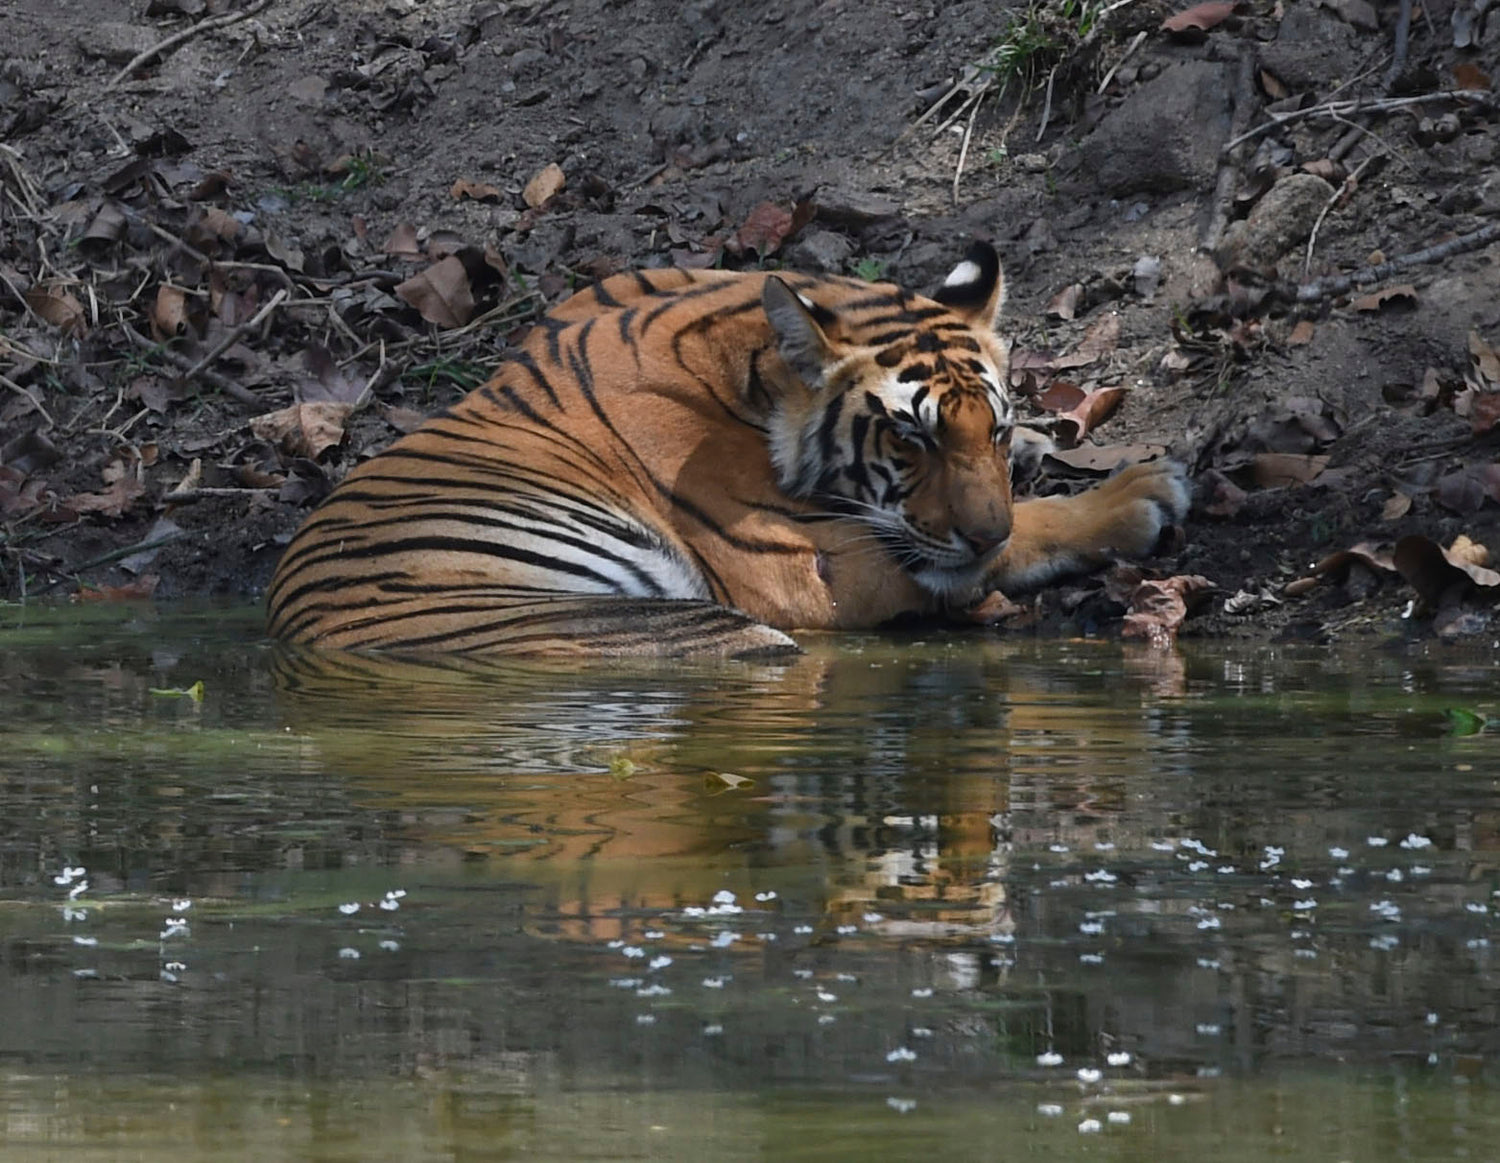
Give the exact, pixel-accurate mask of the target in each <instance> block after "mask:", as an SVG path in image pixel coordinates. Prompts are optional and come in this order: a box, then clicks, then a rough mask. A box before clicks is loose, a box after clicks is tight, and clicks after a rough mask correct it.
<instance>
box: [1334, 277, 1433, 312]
mask: <svg viewBox="0 0 1500 1163" xmlns="http://www.w3.org/2000/svg"><path fill="white" fill-rule="evenodd" d="M1387 303H1396V304H1398V305H1400V306H1402V307H1415V306H1416V305H1417V288H1416V287H1414V286H1412V285H1411V284H1410V283H1398V284H1397V285H1396V286H1394V287H1385V288H1384V289H1382V290H1379V291H1376V292H1375V293H1374V294H1370V295H1361V296H1360V297H1359V298H1358V299H1355V300H1354V302H1353V303H1351V304H1350V306H1352V307H1353V308H1354V309H1355V310H1356V311H1379V310H1380V309H1381V308H1382V307H1384V306H1385V305H1386V304H1387Z"/></svg>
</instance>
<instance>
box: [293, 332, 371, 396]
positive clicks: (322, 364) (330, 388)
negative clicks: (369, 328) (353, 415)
mask: <svg viewBox="0 0 1500 1163" xmlns="http://www.w3.org/2000/svg"><path fill="white" fill-rule="evenodd" d="M302 366H303V367H304V368H306V369H307V370H308V371H310V372H311V373H312V374H313V376H314V377H316V382H315V383H304V384H303V385H302V391H301V398H302V400H303V402H304V403H308V404H311V403H316V402H318V401H322V400H332V401H333V402H335V403H339V404H352V405H353V406H355V407H358V406H359V402H360V400H361V398H362V397H363V396H364V393H365V381H364V379H363V378H362V377H360V376H358V375H355V374H353V373H351V372H350V371H349V370H348V369H346V368H341V367H339V365H338V361H337V360H335V359H334V358H333V354H332V353H331V352H330V351H329V350H328V349H327V348H326V347H321V346H319V345H318V344H316V343H314V344H312V345H311V346H309V347H308V348H307V349H306V350H305V351H304V352H303V353H302Z"/></svg>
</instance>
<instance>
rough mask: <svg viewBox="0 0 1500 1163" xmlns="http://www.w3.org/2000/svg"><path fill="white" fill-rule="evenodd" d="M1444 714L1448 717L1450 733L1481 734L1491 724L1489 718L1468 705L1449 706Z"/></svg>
mask: <svg viewBox="0 0 1500 1163" xmlns="http://www.w3.org/2000/svg"><path fill="white" fill-rule="evenodd" d="M1443 714H1444V715H1445V716H1446V717H1447V719H1448V733H1449V734H1450V735H1459V736H1462V735H1479V734H1482V733H1483V731H1484V729H1485V728H1486V727H1487V726H1489V719H1488V718H1486V717H1485V716H1484V715H1481V714H1480V713H1479V712H1478V711H1471V710H1469V709H1468V708H1467V707H1447V708H1445V709H1444V710H1443Z"/></svg>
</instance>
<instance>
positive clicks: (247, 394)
mask: <svg viewBox="0 0 1500 1163" xmlns="http://www.w3.org/2000/svg"><path fill="white" fill-rule="evenodd" d="M120 330H122V331H123V332H125V335H126V337H127V338H128V339H129V340H130V341H131V342H132V343H134V344H135V345H136V346H137V347H142V348H145V349H146V350H147V351H150V352H154V353H155V354H157V355H159V356H161V357H162V359H164V360H166V361H167V362H168V363H169V364H171V365H172V366H173V367H175V368H178V369H179V370H182V371H186V370H187V369H188V368H190V367H192V366H193V361H192V360H190V359H188V357H187V356H185V355H179V354H178V353H177V352H175V351H173V350H172V349H171V348H169V347H164V346H162V345H161V344H160V343H157V342H156V341H155V340H153V339H147V338H146V337H145V336H144V335H142V334H141V333H140V332H139V331H137V330H136V329H135V328H134V327H132V326H131V325H130V324H129V323H121V324H120ZM198 378H199V379H201V380H203V382H204V383H207V384H210V385H212V386H213V387H215V388H218V389H219V391H221V392H223V393H224V394H225V395H226V396H228V397H229V398H230V399H232V400H238V401H239V402H240V403H241V404H245V405H247V406H249V407H251V408H264V407H265V406H266V402H265V401H264V400H262V399H261V398H260V397H259V396H257V395H256V394H255V393H254V392H252V391H251V390H250V389H249V388H247V387H245V386H244V385H242V384H237V383H235V382H234V381H233V380H232V379H230V378H229V377H228V376H221V375H220V374H219V373H218V372H216V371H211V370H209V369H208V368H204V369H203V370H202V371H200V372H198Z"/></svg>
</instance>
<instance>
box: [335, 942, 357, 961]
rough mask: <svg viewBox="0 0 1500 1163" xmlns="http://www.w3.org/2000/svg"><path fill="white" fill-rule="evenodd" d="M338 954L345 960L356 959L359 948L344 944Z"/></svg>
mask: <svg viewBox="0 0 1500 1163" xmlns="http://www.w3.org/2000/svg"><path fill="white" fill-rule="evenodd" d="M339 956H340V957H342V958H343V959H344V960H345V961H358V960H359V950H358V949H351V948H350V947H349V946H348V945H345V946H344V947H343V948H342V949H340V950H339Z"/></svg>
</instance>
